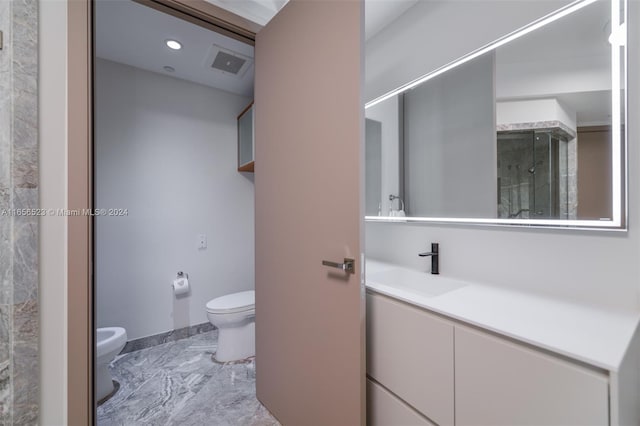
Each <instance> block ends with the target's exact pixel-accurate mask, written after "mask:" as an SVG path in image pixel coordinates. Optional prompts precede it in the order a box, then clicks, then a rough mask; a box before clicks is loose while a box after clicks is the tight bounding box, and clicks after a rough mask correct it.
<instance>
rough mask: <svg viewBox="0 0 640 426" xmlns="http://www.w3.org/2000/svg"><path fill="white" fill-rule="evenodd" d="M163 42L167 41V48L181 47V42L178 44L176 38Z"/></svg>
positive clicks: (176, 48)
mask: <svg viewBox="0 0 640 426" xmlns="http://www.w3.org/2000/svg"><path fill="white" fill-rule="evenodd" d="M165 43H167V47H168V48H169V49H173V50H180V49H182V44H180V42H179V41H177V40H166V41H165Z"/></svg>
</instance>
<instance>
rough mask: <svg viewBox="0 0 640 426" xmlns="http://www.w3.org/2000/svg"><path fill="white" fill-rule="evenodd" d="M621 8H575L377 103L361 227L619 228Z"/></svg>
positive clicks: (370, 111) (369, 113)
mask: <svg viewBox="0 0 640 426" xmlns="http://www.w3.org/2000/svg"><path fill="white" fill-rule="evenodd" d="M625 14H626V3H625V2H624V1H619V0H612V1H611V0H596V1H594V0H587V1H578V2H573V3H571V4H569V5H568V6H566V7H565V8H563V9H560V10H558V11H556V12H554V13H552V14H550V15H548V16H546V17H544V18H542V19H540V20H538V21H535V22H533V23H532V24H530V25H528V26H526V27H524V28H522V29H520V30H518V31H516V32H514V33H511V34H508V35H506V36H505V37H503V38H501V39H499V40H497V41H496V42H494V43H492V44H490V45H487V46H485V47H483V48H481V49H479V50H477V51H474V52H471V53H470V54H468V55H466V56H464V57H462V58H460V59H459V60H457V61H454V62H452V63H450V64H447V65H445V66H443V67H441V68H439V69H437V70H435V71H433V72H431V73H428V74H426V75H424V76H423V77H420V78H419V79H417V80H415V81H412V82H409V83H407V84H405V85H404V86H402V87H400V88H398V89H396V90H394V91H392V92H389V93H387V94H385V95H383V96H381V97H379V98H377V99H375V100H373V101H371V102H369V103H368V104H367V105H366V112H365V115H366V138H365V139H366V144H365V157H366V170H365V173H366V179H365V181H366V191H365V192H366V194H365V200H366V204H365V214H366V219H367V220H370V221H428V222H434V221H435V222H456V223H485V224H504V225H527V226H562V227H575V228H610V229H623V228H624V227H625V221H624V212H625V205H626V195H625V193H626V191H625V183H626V172H625V170H624V169H625V167H624V164H625V161H624V159H623V153H624V152H625V151H626V150H625V147H626V138H625V127H624V122H625V114H626V110H625V105H626V97H625V90H624V88H625V84H624V83H625V80H626V79H625V75H626V65H625V59H626V26H625V23H624V22H625Z"/></svg>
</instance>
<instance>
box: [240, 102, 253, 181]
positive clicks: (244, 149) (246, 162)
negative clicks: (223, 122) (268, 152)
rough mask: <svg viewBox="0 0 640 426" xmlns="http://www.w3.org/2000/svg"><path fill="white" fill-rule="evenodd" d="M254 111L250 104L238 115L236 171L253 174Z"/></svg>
mask: <svg viewBox="0 0 640 426" xmlns="http://www.w3.org/2000/svg"><path fill="white" fill-rule="evenodd" d="M254 136H255V132H254V111H253V102H251V103H250V104H249V105H248V106H247V107H246V108H245V109H244V110H243V111H242V112H241V113H240V115H238V171H239V172H253V169H254V154H255V146H254V140H255V137H254Z"/></svg>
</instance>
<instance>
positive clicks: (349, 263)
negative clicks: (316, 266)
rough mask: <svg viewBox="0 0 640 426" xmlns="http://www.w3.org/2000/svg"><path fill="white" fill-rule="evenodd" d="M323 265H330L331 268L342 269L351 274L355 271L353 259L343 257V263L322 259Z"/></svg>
mask: <svg viewBox="0 0 640 426" xmlns="http://www.w3.org/2000/svg"><path fill="white" fill-rule="evenodd" d="M322 264H323V265H324V266H330V267H332V268H338V269H342V270H343V271H345V272H347V273H349V274H353V273H355V260H353V259H347V258H346V257H345V258H344V263H338V262H331V261H330V260H323V261H322Z"/></svg>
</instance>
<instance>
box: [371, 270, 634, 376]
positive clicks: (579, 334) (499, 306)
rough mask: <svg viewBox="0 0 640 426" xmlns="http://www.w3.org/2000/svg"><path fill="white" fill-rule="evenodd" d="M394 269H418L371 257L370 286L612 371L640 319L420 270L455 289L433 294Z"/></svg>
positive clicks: (436, 282)
mask: <svg viewBox="0 0 640 426" xmlns="http://www.w3.org/2000/svg"><path fill="white" fill-rule="evenodd" d="M392 269H398V270H402V271H399V272H400V273H407V275H409V276H410V275H411V274H416V273H415V272H413V271H410V270H408V269H407V268H402V267H400V266H397V265H393V264H389V263H384V262H378V261H374V260H367V264H366V270H367V283H366V286H367V289H369V290H373V291H375V292H377V293H381V294H384V295H387V296H390V297H393V298H395V299H398V300H402V301H404V302H407V303H410V304H412V305H415V306H419V307H422V308H425V309H428V310H430V311H432V312H436V313H439V314H442V315H444V316H447V317H450V318H452V319H455V320H459V321H461V322H464V323H467V324H471V325H474V326H477V327H480V328H483V329H486V330H490V331H492V332H495V333H497V334H501V335H504V336H507V337H510V338H513V339H515V340H519V341H521V342H525V343H529V344H531V345H534V346H537V347H540V348H543V349H547V350H549V351H551V352H555V353H558V354H561V355H564V356H567V357H569V358H572V359H575V360H578V361H582V362H585V363H587V364H591V365H593V366H596V367H599V368H602V369H605V370H609V371H614V372H616V371H618V368H619V367H620V364H621V362H622V359H623V357H624V354H625V352H626V350H627V347H628V345H629V343H630V341H631V338H632V336H633V334H634V331H635V329H636V327H637V326H638V321H639V320H640V312H634V311H615V310H606V309H602V308H599V307H594V306H587V305H582V304H576V303H570V302H567V301H563V300H558V299H553V298H550V297H545V296H539V295H534V294H531V293H525V292H519V291H514V290H509V289H505V288H501V287H494V286H487V285H482V284H475V283H472V282H465V281H460V280H454V279H451V278H447V277H443V276H440V275H430V274H428V273H420V274H424V276H425V279H426V280H427V281H425V287H427V288H428V287H429V286H430V285H431V284H430V283H429V281H433V284H434V285H435V287H437V288H440V290H436V292H437V293H440V292H441V288H442V286H445V287H446V286H450V288H452V289H453V290H451V291H448V292H445V293H442V294H439V295H436V296H433V295H430V294H429V290H428V289H427V290H423V289H422V288H421V286H419V285H415V284H413V285H408V284H406V283H403V282H402V279H399V280H398V282H395V283H394V282H391V279H390V278H389V277H392V276H393V275H394V273H393V272H390V270H392ZM385 271H386V272H385ZM407 271H408V272H407ZM399 275H401V274H399ZM420 277H421V276H420Z"/></svg>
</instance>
